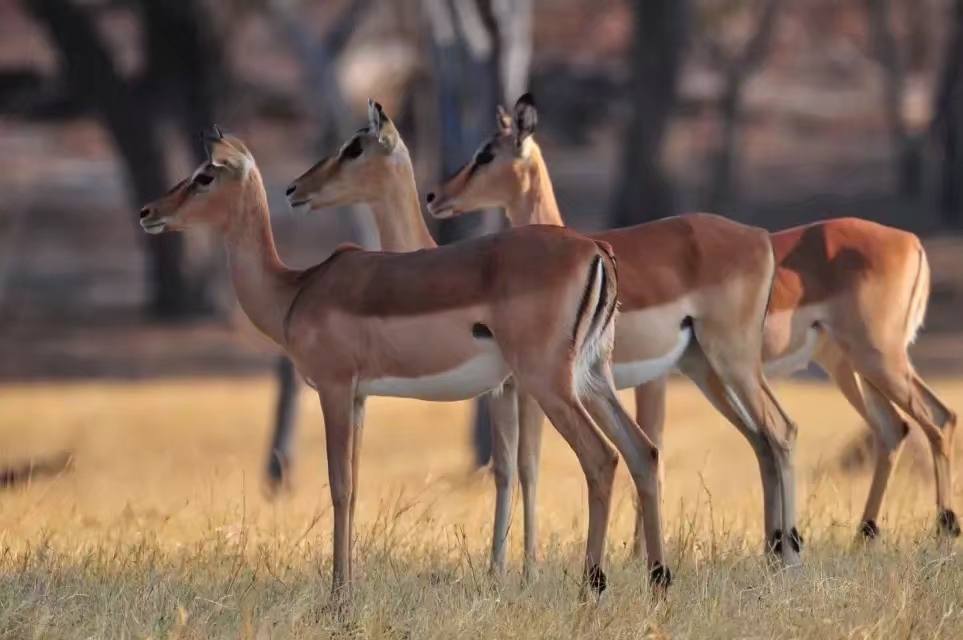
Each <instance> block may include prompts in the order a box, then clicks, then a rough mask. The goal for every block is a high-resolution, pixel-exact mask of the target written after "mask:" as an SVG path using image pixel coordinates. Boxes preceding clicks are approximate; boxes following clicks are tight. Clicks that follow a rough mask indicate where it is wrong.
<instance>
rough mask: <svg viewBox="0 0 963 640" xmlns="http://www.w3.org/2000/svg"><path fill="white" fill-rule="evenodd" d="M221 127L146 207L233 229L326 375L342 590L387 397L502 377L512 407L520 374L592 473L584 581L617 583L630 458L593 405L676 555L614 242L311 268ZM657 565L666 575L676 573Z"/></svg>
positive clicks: (502, 242) (260, 283)
mask: <svg viewBox="0 0 963 640" xmlns="http://www.w3.org/2000/svg"><path fill="white" fill-rule="evenodd" d="M210 138H211V139H210V144H211V147H210V158H209V161H207V162H205V163H203V164H201V165H200V166H199V167H198V168H197V169H196V170H195V171H194V173H193V174H192V175H191V176H190V177H189V178H187V179H185V180H183V181H182V182H180V183H179V184H177V185H176V186H174V187H173V188H172V189H171V191H169V192H168V193H167V194H166V195H164V196H162V197H161V198H159V199H158V200H156V201H155V202H153V203H151V204H149V205H147V206H146V207H144V209H143V210H142V211H141V224H142V226H143V227H144V229H145V230H146V231H148V232H150V233H161V232H164V231H169V230H181V229H186V228H191V227H195V226H207V227H209V228H211V229H213V230H214V231H215V232H218V233H220V235H222V236H223V238H224V240H225V242H226V245H227V253H228V258H229V262H230V270H231V276H232V280H233V283H234V287H235V290H236V292H237V295H238V300H239V302H240V305H241V307H242V309H243V310H244V312H245V313H246V314H247V315H248V317H249V318H250V319H251V321H252V323H253V324H254V325H255V326H256V327H257V328H258V329H259V330H260V331H262V332H263V333H265V334H266V335H267V336H268V337H269V338H270V339H272V340H273V341H274V342H276V343H277V344H278V345H280V346H281V347H283V348H284V350H285V351H286V352H287V354H288V355H289V356H290V357H291V359H292V360H293V361H294V362H295V364H296V365H297V366H298V368H299V370H300V371H301V372H302V373H303V375H304V377H305V379H306V380H308V381H309V383H310V384H311V385H312V386H313V387H314V388H316V389H317V391H318V396H319V398H320V401H321V407H322V411H323V414H324V422H325V441H326V446H327V459H328V477H329V484H330V491H331V499H332V503H333V507H334V523H333V526H334V534H333V545H334V550H333V551H334V553H333V559H334V561H333V572H332V595H333V597H335V598H337V599H338V600H341V599H342V598H343V597H345V596H346V594H347V593H348V587H349V586H350V581H351V577H352V574H351V555H352V554H351V548H352V528H353V520H354V507H355V502H356V499H357V486H358V484H357V483H358V465H359V458H360V449H361V432H362V424H363V415H364V406H365V400H366V398H367V397H368V396H372V395H374V396H395V397H409V398H420V399H425V400H437V401H453V400H463V399H467V398H471V397H474V396H476V395H478V394H480V393H484V392H487V391H490V390H495V389H497V390H499V392H498V393H496V394H495V395H494V399H495V403H494V407H493V411H495V413H496V414H497V415H501V414H504V413H507V412H508V411H510V409H511V407H512V406H513V404H514V394H515V384H517V385H518V386H519V388H521V389H524V390H525V392H526V393H529V394H531V395H533V396H534V397H535V398H536V401H537V402H538V404H539V406H540V408H541V409H542V410H543V411H544V412H545V413H546V415H547V416H548V418H549V420H550V421H551V422H552V424H553V425H554V426H555V427H556V428H557V429H558V431H559V432H560V433H561V434H562V436H563V437H564V438H565V439H566V441H567V442H568V443H569V444H570V445H571V447H572V448H573V449H574V450H575V453H576V455H577V456H578V459H579V462H580V463H581V466H582V469H583V471H584V473H585V477H586V481H587V484H588V492H589V535H588V540H587V544H586V555H585V578H586V580H584V581H583V585H582V590H583V592H584V591H585V588H586V586H591V587H592V588H593V589H595V590H596V591H601V590H602V589H604V588H605V574H604V573H603V572H602V569H601V563H602V553H603V547H604V538H605V530H606V527H607V524H608V515H609V507H610V503H611V497H612V483H613V479H614V473H615V467H616V463H617V460H618V457H617V455H616V453H615V451H614V450H613V449H612V447H611V446H610V445H609V444H608V443H607V442H606V441H605V439H604V438H603V437H602V436H601V434H599V433H598V432H597V431H596V429H595V425H594V424H593V421H592V418H591V417H590V414H589V411H591V412H592V415H595V416H597V418H596V419H597V420H599V421H600V423H601V426H602V428H603V429H604V430H605V432H606V433H607V434H608V435H609V436H610V437H611V438H612V439H613V440H614V441H615V442H616V443H618V444H619V445H621V446H620V450H621V451H622V454H623V455H624V456H625V457H626V460H627V463H628V464H629V466H630V467H631V469H632V472H633V477H634V479H635V480H636V485H637V487H638V491H639V493H640V494H641V495H644V496H646V497H647V505H648V506H651V507H652V508H653V509H654V511H653V513H652V514H651V516H650V515H648V514H647V515H646V532H647V535H646V542H647V543H649V542H651V543H652V544H653V547H654V549H655V551H654V553H655V554H656V557H657V558H659V561H660V562H661V561H662V555H661V545H662V538H661V523H660V522H659V516H660V514H659V512H658V506H659V505H658V502H657V499H658V495H659V487H658V481H659V469H658V465H659V464H660V458H659V451H658V449H657V448H656V447H655V446H654V445H653V444H652V443H651V442H650V441H649V440H648V438H647V437H646V436H645V434H644V433H643V432H642V431H641V429H639V427H638V425H636V424H635V423H634V422H633V421H632V419H631V417H630V416H628V414H627V413H626V412H625V411H624V409H622V407H621V405H620V404H619V402H618V399H617V398H616V395H615V390H614V388H613V386H612V382H611V380H612V377H611V369H610V360H609V357H610V351H611V344H612V340H613V337H614V317H615V310H616V297H615V291H616V287H617V277H616V267H615V263H614V261H613V259H612V257H611V254H610V249H609V248H608V247H607V246H606V245H605V244H604V243H600V242H598V241H594V240H589V239H587V238H585V237H584V236H580V235H578V234H575V233H572V232H569V231H567V230H564V229H561V228H552V227H538V228H534V227H533V228H531V229H527V230H521V231H520V232H519V231H514V232H510V233H504V234H499V235H494V236H489V237H486V238H482V239H479V240H474V241H470V242H464V243H459V244H458V245H457V246H451V247H446V248H440V249H433V250H429V251H421V252H417V253H407V254H405V253H381V252H368V251H363V250H361V249H360V248H358V247H354V246H340V247H338V248H337V249H336V250H335V251H334V252H333V254H332V255H331V256H330V257H329V258H328V259H327V260H325V261H324V262H322V263H320V264H318V265H316V266H314V267H311V268H310V269H307V270H304V271H295V270H291V269H288V268H287V267H285V266H284V265H283V263H282V262H281V260H280V258H279V257H278V254H277V251H276V249H275V246H274V240H273V236H272V233H271V226H270V220H269V211H268V206H267V199H266V195H265V191H264V185H263V182H262V179H261V175H260V173H259V171H258V168H257V165H256V164H255V162H254V158H253V156H252V155H251V153H250V152H249V151H248V150H247V148H246V147H245V146H244V144H243V143H242V142H241V141H240V140H238V139H237V138H234V137H230V136H228V137H224V136H222V135H221V134H220V132H219V131H218V132H216V134H215V135H212V136H210ZM341 160H342V158H341V157H340V156H339V159H338V160H337V161H339V162H340V161H341ZM345 161H347V160H345ZM289 195H293V197H294V198H297V195H298V194H297V191H296V190H295V191H294V192H292V194H289ZM661 566H662V565H660V567H661ZM656 577H657V578H658V579H659V580H663V581H664V578H665V579H667V578H668V572H667V571H660V572H658V574H657V576H656Z"/></svg>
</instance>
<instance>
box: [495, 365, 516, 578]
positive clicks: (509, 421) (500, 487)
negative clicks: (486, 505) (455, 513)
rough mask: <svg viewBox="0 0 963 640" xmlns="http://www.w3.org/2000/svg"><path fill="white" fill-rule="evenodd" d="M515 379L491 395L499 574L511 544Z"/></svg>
mask: <svg viewBox="0 0 963 640" xmlns="http://www.w3.org/2000/svg"><path fill="white" fill-rule="evenodd" d="M516 397H517V393H516V390H515V383H514V381H513V380H511V379H508V380H507V381H506V382H505V384H504V385H502V387H501V388H500V389H496V390H495V391H493V392H492V393H491V395H490V397H489V406H490V408H491V421H492V470H493V471H494V475H495V526H494V530H493V531H492V558H491V572H492V574H495V575H499V574H501V573H502V571H504V569H505V547H506V546H507V545H508V522H509V517H510V515H511V510H512V490H513V489H514V488H515V469H516V468H517V463H516V455H517V453H518V413H517V410H516V408H517V402H516Z"/></svg>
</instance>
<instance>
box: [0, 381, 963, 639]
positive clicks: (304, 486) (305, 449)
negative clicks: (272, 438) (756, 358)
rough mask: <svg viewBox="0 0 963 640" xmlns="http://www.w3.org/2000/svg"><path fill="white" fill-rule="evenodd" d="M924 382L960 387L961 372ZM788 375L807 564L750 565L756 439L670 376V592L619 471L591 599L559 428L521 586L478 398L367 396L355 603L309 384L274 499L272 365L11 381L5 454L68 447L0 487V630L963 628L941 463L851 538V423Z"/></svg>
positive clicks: (578, 499) (397, 633)
mask: <svg viewBox="0 0 963 640" xmlns="http://www.w3.org/2000/svg"><path fill="white" fill-rule="evenodd" d="M937 388H938V390H939V392H940V393H941V394H943V396H944V397H945V399H946V400H947V401H948V402H949V403H950V404H951V405H952V406H956V407H958V408H959V407H963V384H960V383H954V382H947V383H944V384H940V385H937ZM778 391H779V394H780V397H781V398H782V399H783V400H784V402H785V404H786V406H787V408H788V409H789V410H790V412H791V413H792V414H793V415H794V416H795V417H796V419H797V420H798V422H799V423H800V426H801V434H800V439H799V449H798V456H797V460H798V468H799V480H800V507H801V512H802V513H801V515H802V524H803V530H804V534H806V535H807V549H806V554H805V559H806V565H805V566H804V567H803V568H800V569H797V570H793V571H790V572H788V573H779V574H773V573H771V572H769V571H767V570H766V569H765V567H763V566H762V564H761V562H760V560H759V558H758V553H757V552H758V551H759V549H760V548H761V535H760V527H761V524H760V522H761V513H760V512H761V498H760V489H759V481H758V477H757V472H756V468H755V465H754V462H753V459H752V458H751V456H750V453H749V449H748V447H747V446H746V445H744V444H743V443H742V441H741V439H740V438H739V437H738V436H737V435H736V433H735V431H734V430H733V429H731V428H730V427H728V426H726V425H724V423H723V422H722V420H721V419H720V418H718V417H717V416H716V415H715V414H714V413H713V412H712V411H711V409H710V408H709V406H708V404H707V403H706V402H705V401H704V400H703V399H701V397H699V396H698V393H697V392H696V391H695V390H694V388H693V387H691V386H690V385H689V384H688V383H681V382H680V383H677V384H675V385H673V387H672V389H671V394H670V398H669V417H670V427H669V429H668V436H667V444H666V448H667V452H666V453H667V478H668V486H667V491H666V510H667V520H666V522H667V535H668V536H669V558H670V561H671V565H672V567H673V569H674V571H675V576H676V582H675V584H674V585H673V590H672V592H671V595H670V597H669V600H668V601H667V602H666V603H663V604H658V603H655V602H653V601H652V600H651V599H650V597H649V595H648V592H647V589H646V588H645V585H644V578H645V571H644V569H643V568H642V567H640V566H638V565H635V564H633V563H631V562H629V561H628V560H627V542H628V539H629V534H630V533H631V520H632V517H631V515H632V514H631V508H630V494H629V489H628V482H627V479H626V478H625V477H624V473H623V475H621V476H620V478H619V491H618V494H617V499H616V506H615V510H614V514H613V522H612V527H611V529H610V536H609V540H610V546H609V549H610V556H609V570H610V571H609V574H610V590H609V591H608V592H606V594H605V597H604V598H603V599H602V601H601V603H599V604H590V605H584V604H579V603H578V602H577V598H576V593H577V580H578V569H579V567H580V557H581V550H582V539H583V536H584V531H585V526H586V522H585V511H586V509H585V502H586V496H585V489H584V482H583V480H582V478H581V474H580V472H579V471H578V467H577V464H576V463H575V460H574V456H573V455H572V454H571V453H570V452H569V451H568V450H567V449H566V448H565V446H564V445H563V444H562V443H561V441H560V440H559V439H558V438H557V436H555V435H554V433H550V434H548V439H547V441H546V445H545V456H544V463H543V469H544V472H543V475H542V483H541V486H540V500H541V508H540V510H539V521H540V524H541V530H542V538H541V542H542V551H541V553H542V557H541V562H540V567H541V569H540V573H539V575H538V577H537V579H536V580H535V581H534V583H533V584H531V585H528V586H523V585H522V584H521V580H520V576H519V571H518V567H519V559H518V550H519V547H520V540H519V537H520V534H521V531H520V525H519V524H518V523H515V524H513V527H512V535H513V537H514V539H513V543H512V552H513V553H512V555H511V557H510V562H511V566H512V572H511V573H510V574H509V575H508V576H507V577H506V578H505V579H504V580H502V581H501V582H500V583H497V582H493V581H491V580H490V579H489V578H488V577H487V576H486V567H487V546H488V543H489V536H490V526H491V524H490V523H491V517H492V504H493V491H492V490H491V486H490V485H491V483H490V481H489V480H488V479H487V478H485V477H483V476H474V477H469V476H468V474H467V465H468V460H469V457H468V451H467V444H466V442H467V434H466V431H465V426H464V425H465V423H466V418H467V412H468V407H467V405H465V404H459V405H443V404H426V403H419V402H406V401H393V400H383V399H374V400H372V401H371V402H370V403H369V411H368V422H367V425H368V426H367V431H366V434H365V449H364V459H363V462H362V468H361V475H362V478H361V482H362V486H361V494H360V498H359V504H358V512H359V513H358V516H359V521H360V522H359V530H358V543H357V544H358V546H357V550H358V553H357V560H356V572H357V578H358V580H357V584H356V590H355V598H354V606H353V608H352V610H351V612H350V614H349V616H348V618H347V619H346V620H337V619H335V618H334V617H332V615H331V614H330V612H329V611H327V610H326V609H325V607H324V603H325V602H326V600H327V591H328V572H329V570H330V558H329V544H330V532H329V527H330V521H329V516H330V507H329V499H328V496H327V488H326V485H325V481H326V477H327V476H326V471H325V463H324V445H323V433H322V428H321V418H320V411H319V410H318V408H317V404H316V403H315V402H312V401H311V399H310V397H309V396H307V395H306V396H305V411H304V412H303V418H302V425H301V426H302V431H301V436H300V447H299V450H298V453H299V455H300V457H299V458H298V460H297V471H296V488H295V491H294V493H293V495H289V496H286V497H285V498H284V499H282V500H281V501H280V502H277V503H270V502H268V501H266V500H265V499H264V498H263V496H262V493H261V484H260V482H261V469H262V456H263V454H264V450H265V446H266V441H267V432H266V428H265V427H266V424H267V422H268V420H269V415H270V409H271V403H272V402H273V387H272V385H271V383H270V381H267V380H247V381H236V380H231V381H209V380H192V381H186V382H177V383H149V384H126V385H120V384H118V385H103V384H97V385H50V386H47V385H40V386H15V387H14V386H8V387H4V388H2V389H0V458H2V460H0V462H2V461H4V460H23V459H25V458H29V457H31V456H42V455H44V454H52V453H55V452H58V451H61V450H64V449H70V450H72V451H74V453H75V458H74V466H73V468H72V469H71V470H70V471H68V472H66V473H65V474H64V475H62V476H59V477H56V478H53V479H45V480H38V481H35V482H34V483H33V484H32V485H31V486H27V487H21V488H16V489H13V490H9V491H6V492H4V493H2V494H0V549H2V552H0V553H2V556H0V636H3V637H16V638H22V637H29V636H36V637H146V636H152V637H161V636H180V637H211V636H224V637H238V636H242V637H311V638H314V637H326V636H339V637H340V636H344V635H354V636H357V637H374V638H379V637H405V638H419V639H420V638H432V637H437V638H455V637H471V638H479V637H492V638H512V637H524V638H529V637H551V638H572V637H592V638H594V637H613V638H638V637H644V636H653V637H663V636H665V637H692V638H728V637H759V638H762V637H766V638H768V637H821V638H834V637H886V638H892V637H937V636H943V637H961V635H963V605H961V600H960V594H961V593H963V562H961V560H960V557H959V555H958V554H957V553H955V552H954V551H953V550H952V549H944V548H941V547H940V546H939V545H938V543H937V542H936V541H935V540H934V539H933V537H932V533H931V532H932V527H931V524H932V520H933V518H934V512H935V509H934V507H933V502H934V499H933V488H932V485H931V482H930V479H929V478H928V477H925V478H920V477H918V476H917V475H914V474H912V473H908V472H905V471H904V472H902V473H898V474H897V476H896V477H895V478H894V481H893V483H892V487H891V489H892V491H891V494H890V498H889V500H888V501H887V504H886V508H885V512H884V516H883V518H882V522H881V525H882V526H883V528H884V539H883V540H882V541H880V543H879V544H877V545H875V547H874V548H873V549H871V550H868V551H861V550H858V549H854V548H853V547H852V545H851V538H852V534H853V532H854V531H855V525H856V520H857V519H858V517H859V511H860V509H861V507H862V503H863V500H864V497H865V492H866V489H867V486H868V478H866V477H853V476H850V475H845V474H843V473H841V472H839V471H838V470H837V467H838V465H836V464H834V459H835V457H836V455H837V454H838V452H839V451H840V448H841V446H842V444H843V443H845V442H847V441H848V440H850V439H851V438H852V437H853V434H854V433H855V432H856V429H857V427H858V420H857V419H856V416H855V414H853V413H852V411H851V410H850V409H849V408H848V407H847V406H845V404H844V401H843V400H842V398H841V397H840V396H839V395H838V394H837V393H835V392H834V391H832V390H831V389H830V388H828V387H825V386H822V385H818V384H802V383H784V384H782V385H780V386H779V388H778ZM626 400H627V401H629V398H628V397H626ZM956 502H957V504H960V497H959V496H958V495H957V499H956ZM519 520H520V519H519Z"/></svg>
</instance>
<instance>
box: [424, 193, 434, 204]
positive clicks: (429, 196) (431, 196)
mask: <svg viewBox="0 0 963 640" xmlns="http://www.w3.org/2000/svg"><path fill="white" fill-rule="evenodd" d="M425 200H427V201H428V204H431V203H432V202H434V201H435V192H434V191H432V192H431V193H429V194H428V195H427V196H425Z"/></svg>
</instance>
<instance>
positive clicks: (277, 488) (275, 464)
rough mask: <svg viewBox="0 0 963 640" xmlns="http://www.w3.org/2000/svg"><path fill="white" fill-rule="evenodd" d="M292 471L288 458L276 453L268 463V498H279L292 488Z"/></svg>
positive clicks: (266, 487)
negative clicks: (282, 493) (279, 495)
mask: <svg viewBox="0 0 963 640" xmlns="http://www.w3.org/2000/svg"><path fill="white" fill-rule="evenodd" d="M290 482H291V470H290V464H289V462H288V460H287V457H286V456H285V455H283V454H282V453H280V452H278V451H275V452H274V453H273V455H272V456H271V459H270V461H269V462H268V469H267V479H266V486H265V490H266V492H267V495H268V497H274V496H277V495H278V494H279V493H281V492H282V491H284V490H286V489H289V488H290Z"/></svg>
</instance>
